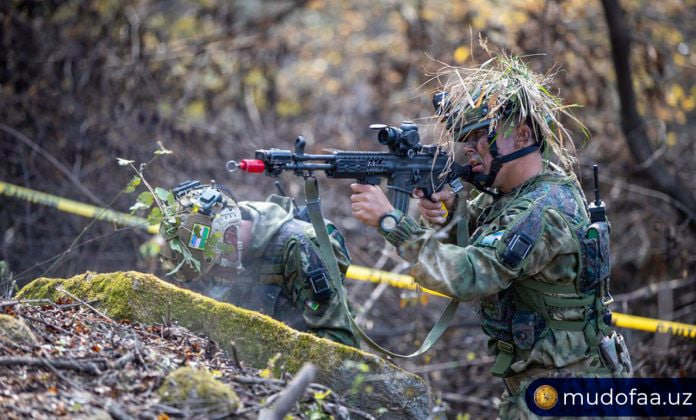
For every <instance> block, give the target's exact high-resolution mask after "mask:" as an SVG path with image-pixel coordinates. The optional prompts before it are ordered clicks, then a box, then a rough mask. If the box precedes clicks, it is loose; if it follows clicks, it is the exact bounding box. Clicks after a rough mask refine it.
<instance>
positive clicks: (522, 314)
mask: <svg viewBox="0 0 696 420" xmlns="http://www.w3.org/2000/svg"><path fill="white" fill-rule="evenodd" d="M545 327H546V321H545V320H544V317H542V316H541V315H539V314H538V313H536V312H530V311H517V312H515V314H514V315H513V316H512V339H513V341H514V342H515V345H516V346H517V347H518V348H520V349H522V350H529V349H531V348H532V347H533V346H534V343H535V342H536V341H537V338H538V337H539V335H540V334H541V332H542V331H543V330H544V328H545Z"/></svg>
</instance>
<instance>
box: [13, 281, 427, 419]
mask: <svg viewBox="0 0 696 420" xmlns="http://www.w3.org/2000/svg"><path fill="white" fill-rule="evenodd" d="M56 286H61V287H63V288H64V289H65V290H67V291H69V292H70V293H72V294H74V295H75V296H77V297H79V298H80V299H83V300H86V301H97V302H98V303H97V304H96V305H98V307H99V308H100V310H102V311H104V312H106V314H107V315H108V316H111V317H113V318H116V319H128V320H131V321H138V322H143V323H149V324H154V323H161V322H162V321H163V320H164V321H177V322H178V323H179V324H180V325H182V326H184V327H186V328H188V329H189V330H191V331H193V332H196V333H199V334H203V335H205V336H207V337H209V338H211V339H213V340H215V342H217V343H218V344H219V345H220V346H221V347H222V348H223V349H224V350H226V351H227V352H228V354H231V350H232V347H233V345H234V347H235V348H236V351H237V354H238V356H239V359H240V360H241V361H242V362H244V363H245V364H247V365H250V366H252V367H255V368H258V369H263V368H265V367H266V366H267V362H268V360H269V359H271V358H272V357H273V356H274V355H275V354H277V353H280V354H281V357H280V360H278V361H277V362H276V363H275V364H276V366H281V367H283V369H285V370H286V371H288V372H289V373H291V374H294V373H296V372H297V371H298V370H299V369H300V367H302V365H304V364H305V363H307V362H310V363H312V364H314V365H315V366H317V367H318V372H317V377H316V378H315V380H316V381H317V382H319V383H322V384H324V385H326V386H328V387H330V388H331V389H333V390H334V391H335V392H337V393H339V394H340V395H342V396H344V397H345V399H346V400H347V401H348V402H349V403H350V404H352V405H354V406H355V407H356V408H359V409H361V410H365V411H368V412H370V413H372V414H373V415H375V416H379V417H380V418H395V419H396V418H398V419H403V418H418V419H420V418H427V417H428V415H429V411H430V410H429V407H430V406H431V401H432V399H431V398H432V397H431V394H430V392H429V391H428V388H427V386H426V385H425V383H424V381H423V380H422V378H420V377H419V376H417V375H414V374H412V373H409V372H407V371H405V370H403V369H401V368H399V367H398V366H395V365H394V364H392V363H389V362H388V361H386V360H384V359H382V358H380V357H377V356H375V355H373V354H370V353H365V352H363V351H360V350H356V349H354V348H352V347H348V346H344V345H342V344H338V343H335V342H333V341H330V340H327V339H323V338H318V337H315V336H313V335H311V334H305V333H301V332H298V331H296V330H293V329H291V328H289V327H287V326H286V325H285V324H283V323H280V322H278V321H275V320H274V319H272V318H270V317H268V316H265V315H262V314H260V313H258V312H254V311H249V310H246V309H242V308H238V307H236V306H234V305H231V304H228V303H222V302H218V301H215V300H213V299H210V298H208V297H205V296H202V295H199V294H197V293H194V292H191V291H189V290H184V289H180V288H178V287H176V286H174V285H172V284H169V283H167V282H165V281H162V280H160V279H158V278H157V277H155V276H153V275H150V274H143V273H138V272H133V271H127V272H116V273H104V274H95V273H89V272H88V273H85V274H81V275H78V276H75V277H72V278H70V279H51V278H45V277H42V278H38V279H36V280H34V281H33V282H31V283H29V284H28V285H26V286H25V287H24V288H23V289H22V290H21V291H20V292H19V294H18V295H17V298H20V299H53V300H55V299H56V298H58V297H60V296H63V295H62V294H61V293H60V292H59V291H57V290H56ZM233 343H234V344H233ZM371 378H376V379H371Z"/></svg>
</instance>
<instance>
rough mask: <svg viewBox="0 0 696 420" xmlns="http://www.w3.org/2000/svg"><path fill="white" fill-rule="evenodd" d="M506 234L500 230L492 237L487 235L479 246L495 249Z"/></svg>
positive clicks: (492, 234)
mask: <svg viewBox="0 0 696 420" xmlns="http://www.w3.org/2000/svg"><path fill="white" fill-rule="evenodd" d="M504 234H505V231H504V230H499V231H497V232H493V233H491V234H490V235H486V236H484V237H483V238H481V240H480V241H479V245H481V246H489V247H493V248H495V246H496V244H497V243H498V241H499V240H501V239H502V238H503V235H504Z"/></svg>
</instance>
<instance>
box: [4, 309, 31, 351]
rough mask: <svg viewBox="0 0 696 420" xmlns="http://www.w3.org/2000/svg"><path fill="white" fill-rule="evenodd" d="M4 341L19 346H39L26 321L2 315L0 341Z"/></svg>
mask: <svg viewBox="0 0 696 420" xmlns="http://www.w3.org/2000/svg"><path fill="white" fill-rule="evenodd" d="M2 340H6V341H9V342H11V343H14V344H19V345H30V346H35V345H37V344H38V341H37V340H36V337H35V336H34V334H33V333H32V332H31V330H30V329H29V327H27V325H26V324H25V323H24V321H22V320H21V319H17V318H15V317H12V316H10V315H4V314H0V341H2Z"/></svg>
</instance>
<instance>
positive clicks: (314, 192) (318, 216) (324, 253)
mask: <svg viewBox="0 0 696 420" xmlns="http://www.w3.org/2000/svg"><path fill="white" fill-rule="evenodd" d="M305 196H306V199H307V211H308V213H309V218H310V220H311V222H312V226H314V231H315V233H316V235H317V241H318V242H319V251H320V254H321V259H322V260H323V262H324V266H325V267H326V269H327V270H328V272H329V278H330V280H331V282H332V283H333V284H334V288H335V289H336V293H337V294H338V297H339V301H340V302H341V305H342V306H343V310H344V311H345V312H346V314H348V319H350V323H351V325H352V327H353V329H355V331H356V332H357V333H358V335H359V336H360V338H362V339H363V340H364V341H365V342H366V343H367V344H368V345H369V346H370V347H371V348H372V349H374V350H376V351H379V352H381V353H384V354H386V355H389V356H392V357H399V358H410V357H416V356H420V355H421V354H423V353H425V352H426V351H428V350H429V349H430V347H432V346H433V344H435V343H436V342H437V340H438V339H439V338H440V337H441V336H442V334H443V333H444V332H445V330H446V329H447V327H448V326H449V324H450V323H451V321H452V318H453V317H454V314H455V312H456V311H457V307H458V306H459V301H457V300H456V299H452V300H450V302H449V303H448V304H447V307H446V308H445V310H444V311H443V312H442V315H440V319H438V320H437V322H436V323H435V325H433V328H432V329H431V330H430V332H429V333H428V335H427V336H426V337H425V340H423V344H421V346H420V348H419V349H418V350H416V351H415V352H413V353H411V354H398V353H394V352H392V351H389V350H387V349H385V348H384V347H382V346H380V345H379V344H377V343H375V342H374V341H373V340H372V339H371V338H370V337H369V336H368V335H367V334H366V333H365V332H364V331H363V330H362V328H360V327H359V326H358V324H357V323H356V322H355V320H354V319H353V317H352V316H351V315H350V310H349V309H348V302H347V299H346V292H345V290H344V289H343V288H342V287H341V273H340V270H339V269H338V262H337V261H336V255H335V254H334V253H333V248H332V246H331V242H330V239H329V234H328V231H327V229H326V225H325V224H324V217H323V216H322V213H321V199H320V198H319V184H318V182H317V180H316V178H314V177H306V178H305Z"/></svg>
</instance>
